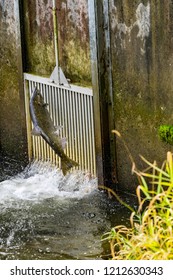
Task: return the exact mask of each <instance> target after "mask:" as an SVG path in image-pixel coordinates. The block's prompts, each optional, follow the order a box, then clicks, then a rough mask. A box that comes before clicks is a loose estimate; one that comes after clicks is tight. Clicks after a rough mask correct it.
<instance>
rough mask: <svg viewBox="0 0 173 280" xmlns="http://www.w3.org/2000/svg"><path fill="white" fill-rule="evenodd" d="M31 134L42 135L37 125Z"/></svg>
mask: <svg viewBox="0 0 173 280" xmlns="http://www.w3.org/2000/svg"><path fill="white" fill-rule="evenodd" d="M31 134H32V135H33V136H40V135H41V134H40V131H39V129H37V128H36V127H34V128H33V130H32V131H31Z"/></svg>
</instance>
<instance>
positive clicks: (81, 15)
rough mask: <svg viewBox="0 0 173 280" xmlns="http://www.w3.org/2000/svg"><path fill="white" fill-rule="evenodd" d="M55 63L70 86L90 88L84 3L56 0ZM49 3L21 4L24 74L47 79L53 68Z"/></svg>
mask: <svg viewBox="0 0 173 280" xmlns="http://www.w3.org/2000/svg"><path fill="white" fill-rule="evenodd" d="M56 5H57V19H58V31H59V60H60V61H59V62H60V66H61V67H62V69H63V71H64V73H65V74H66V76H67V78H69V79H70V80H71V82H72V83H78V84H81V85H91V74H90V72H91V71H90V52H89V26H88V8H87V0H79V1H76V0H73V1H70V0H63V1H61V0H57V1H56ZM51 8H52V0H37V1H35V0H26V1H24V11H23V13H24V29H25V48H26V57H25V58H26V71H27V72H32V73H35V74H38V75H45V76H47V75H48V76H49V75H50V74H51V72H52V71H53V69H54V66H55V56H54V41H53V40H54V39H53V20H52V9H51Z"/></svg>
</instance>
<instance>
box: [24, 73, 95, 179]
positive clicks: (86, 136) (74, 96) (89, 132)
mask: <svg viewBox="0 0 173 280" xmlns="http://www.w3.org/2000/svg"><path fill="white" fill-rule="evenodd" d="M24 80H25V105H26V120H27V135H28V150H29V158H30V160H31V159H36V160H43V161H51V162H52V163H53V164H56V165H57V166H58V167H60V158H59V157H58V156H57V155H56V154H55V153H54V151H53V150H52V149H51V148H50V147H49V146H48V144H47V143H46V142H45V141H44V140H43V139H42V138H41V137H38V136H31V130H32V124H31V119H30V114H29V100H30V97H31V95H32V92H33V89H34V88H35V86H37V88H38V89H39V90H40V92H41V94H42V95H43V97H44V100H45V102H46V103H48V104H49V105H48V110H49V112H50V115H51V118H52V120H53V122H54V125H55V126H58V125H61V126H62V127H63V129H62V132H61V136H62V137H67V140H68V142H67V147H66V149H65V153H66V154H67V155H68V156H69V157H70V158H71V159H73V160H75V161H77V162H78V163H79V169H81V170H84V171H88V172H91V173H92V174H93V175H96V164H95V141H94V124H93V93H92V90H91V89H88V88H83V87H78V86H74V85H71V87H64V86H60V85H57V84H54V83H51V82H50V81H49V79H47V78H43V77H38V76H35V75H31V74H28V73H25V74H24Z"/></svg>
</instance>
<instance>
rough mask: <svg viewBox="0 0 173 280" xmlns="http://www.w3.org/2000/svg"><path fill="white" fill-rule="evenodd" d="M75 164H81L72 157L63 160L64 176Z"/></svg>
mask: <svg viewBox="0 0 173 280" xmlns="http://www.w3.org/2000/svg"><path fill="white" fill-rule="evenodd" d="M75 166H79V164H78V163H77V162H76V161H74V160H72V159H69V158H67V159H66V160H61V169H62V173H63V175H64V176H65V175H66V174H67V172H68V171H69V169H70V168H72V167H75Z"/></svg>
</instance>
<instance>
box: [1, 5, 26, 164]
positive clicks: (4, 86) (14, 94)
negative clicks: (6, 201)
mask: <svg viewBox="0 0 173 280" xmlns="http://www.w3.org/2000/svg"><path fill="white" fill-rule="evenodd" d="M0 38H1V40H0V49H1V53H0V75H1V82H0V143H1V151H0V153H1V154H3V155H4V156H8V157H9V158H11V159H12V158H13V159H15V160H17V161H18V166H19V168H21V166H22V165H23V164H24V165H25V163H26V162H27V143H26V131H25V130H24V127H25V118H24V116H25V115H24V111H22V106H21V105H22V100H21V98H20V90H19V79H20V77H19V69H18V59H19V58H18V54H17V42H16V21H15V15H14V6H13V5H11V1H6V2H5V3H4V1H0Z"/></svg>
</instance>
